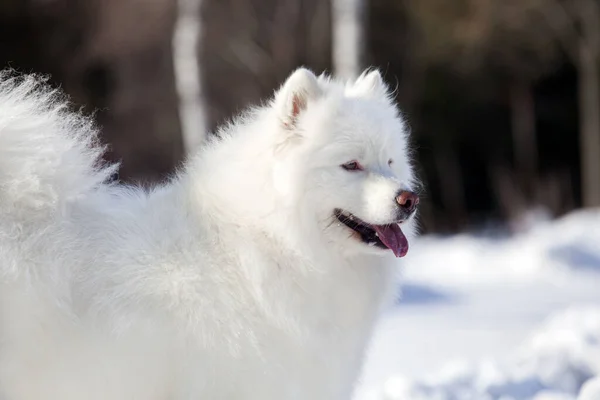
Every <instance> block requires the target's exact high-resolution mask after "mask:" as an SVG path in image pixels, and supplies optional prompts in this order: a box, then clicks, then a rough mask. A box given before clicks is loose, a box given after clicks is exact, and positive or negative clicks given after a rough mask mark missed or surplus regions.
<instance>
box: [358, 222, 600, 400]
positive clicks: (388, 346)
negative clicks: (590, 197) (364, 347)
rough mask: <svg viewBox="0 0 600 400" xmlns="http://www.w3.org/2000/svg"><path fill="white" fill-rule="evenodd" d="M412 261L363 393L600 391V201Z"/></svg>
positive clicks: (472, 395) (466, 397) (566, 394)
mask: <svg viewBox="0 0 600 400" xmlns="http://www.w3.org/2000/svg"><path fill="white" fill-rule="evenodd" d="M403 262H404V264H403V266H402V270H403V275H404V279H403V288H402V299H400V300H399V301H398V303H397V304H396V305H395V306H394V307H393V308H392V309H391V310H389V311H388V312H387V313H386V314H385V316H384V318H383V319H382V320H381V322H380V324H379V326H378V329H377V331H376V333H375V336H374V339H373V343H372V346H371V349H370V351H369V355H368V358H367V361H366V365H365V370H364V374H363V378H362V382H361V384H360V386H359V388H358V392H357V395H356V397H355V398H356V400H492V399H493V400H511V399H513V400H526V399H532V400H559V399H560V400H567V399H569V400H576V399H577V400H600V381H599V379H600V378H596V379H595V380H594V381H589V380H590V378H592V377H594V376H598V375H600V210H593V211H590V210H587V211H579V212H576V213H573V214H571V215H568V216H566V217H564V218H561V219H559V220H556V221H547V220H546V221H538V222H537V223H536V224H534V225H533V226H532V227H531V228H530V229H529V230H527V231H526V232H522V233H520V234H518V235H515V236H512V237H506V238H495V239H491V238H481V237H475V236H470V235H457V236H450V237H445V238H442V237H423V238H421V239H420V240H418V241H417V242H416V243H415V244H414V246H413V247H412V248H411V250H410V251H409V255H408V256H407V257H406V258H405V259H404V261H403ZM588 381H589V382H588ZM582 386H584V389H582ZM578 396H579V397H578Z"/></svg>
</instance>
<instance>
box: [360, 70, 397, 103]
mask: <svg viewBox="0 0 600 400" xmlns="http://www.w3.org/2000/svg"><path fill="white" fill-rule="evenodd" d="M352 91H353V92H355V93H357V94H360V95H363V96H367V97H383V98H386V97H388V95H389V93H388V87H387V85H386V84H385V82H384V81H383V78H382V77H381V73H380V72H379V70H377V69H373V70H366V71H365V72H363V73H362V74H361V75H360V76H359V77H358V79H356V82H355V83H354V86H353V87H352Z"/></svg>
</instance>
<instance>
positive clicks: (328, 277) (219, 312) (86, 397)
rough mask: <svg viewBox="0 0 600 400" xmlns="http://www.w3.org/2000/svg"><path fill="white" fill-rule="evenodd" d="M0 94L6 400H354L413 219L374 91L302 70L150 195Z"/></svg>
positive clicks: (70, 131)
mask: <svg viewBox="0 0 600 400" xmlns="http://www.w3.org/2000/svg"><path fill="white" fill-rule="evenodd" d="M0 82H1V83H0V398H2V399H3V400H42V399H43V400H108V399H110V400H216V399H227V400H237V399H239V400H242V399H244V400H246V399H248V400H249V399H257V400H258V399H260V400H275V399H277V400H282V399H294V400H347V399H349V398H350V397H351V395H352V392H353V386H354V384H355V381H356V380H357V377H358V374H359V372H360V366H361V360H362V358H363V353H364V351H365V346H366V344H367V342H368V339H369V336H370V333H371V331H372V328H373V325H374V322H375V319H376V318H377V314H378V312H379V311H380V310H381V308H382V306H383V305H384V304H385V303H386V302H387V301H389V300H391V299H392V298H393V294H394V285H395V272H394V270H395V266H396V261H395V260H396V258H397V257H402V256H404V255H405V254H406V252H407V251H408V239H407V238H410V237H411V236H412V235H413V231H414V224H415V222H414V215H415V210H416V208H417V203H418V197H417V195H416V194H414V192H413V190H414V186H413V185H414V184H415V182H414V177H413V169H412V167H411V163H410V161H409V154H408V149H407V146H408V144H407V130H406V128H405V124H404V123H403V121H402V119H401V118H400V117H399V112H398V110H397V109H396V107H395V105H394V104H393V102H392V101H391V96H390V93H389V91H388V88H387V87H386V85H385V84H384V82H383V80H382V78H381V76H380V74H379V72H377V71H373V70H371V71H367V72H365V73H364V74H363V75H361V77H360V78H358V79H357V80H356V81H353V82H341V81H339V80H335V79H332V78H328V77H326V76H319V77H317V76H315V75H314V74H313V73H312V72H310V71H309V70H307V69H302V68H301V69H298V70H296V71H295V72H294V73H293V74H292V75H291V76H290V77H289V78H288V79H287V81H286V82H285V83H284V84H283V85H282V86H281V88H280V89H279V90H278V91H277V92H276V93H275V95H274V97H273V99H272V100H270V101H269V102H268V103H266V104H265V105H264V106H261V107H259V108H255V109H252V110H251V111H249V112H247V113H245V114H244V115H243V116H242V117H240V118H238V119H237V120H235V121H234V122H233V123H231V124H229V125H227V126H225V127H223V128H222V129H220V131H219V132H218V135H217V137H218V139H214V140H213V141H211V142H209V143H207V144H206V145H205V146H204V148H203V149H202V150H201V151H199V153H198V154H196V155H195V156H193V157H191V158H190V159H189V160H188V161H187V163H186V164H185V165H184V166H183V167H182V168H181V170H180V171H179V172H178V173H177V174H176V175H175V176H174V177H173V178H172V179H171V180H170V181H169V182H168V183H166V184H164V185H162V186H159V187H156V188H154V189H152V190H143V189H140V188H134V187H123V186H119V185H116V184H115V183H111V179H110V177H111V175H112V174H113V173H114V172H115V170H116V166H114V165H106V164H103V163H102V162H101V156H102V152H103V149H102V148H101V147H99V146H98V145H97V139H96V129H95V127H94V126H93V124H92V123H91V122H90V120H89V119H87V118H85V117H83V116H80V115H78V114H76V113H72V112H70V111H68V104H67V103H66V102H65V101H64V99H63V96H62V95H61V94H57V93H56V92H55V91H53V90H51V89H49V88H48V87H46V85H45V84H44V83H43V82H42V83H40V81H39V80H38V79H37V78H35V77H32V76H25V77H14V76H12V75H10V74H3V75H2V77H1V78H0Z"/></svg>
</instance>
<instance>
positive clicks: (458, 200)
mask: <svg viewBox="0 0 600 400" xmlns="http://www.w3.org/2000/svg"><path fill="white" fill-rule="evenodd" d="M435 163H436V167H437V171H438V175H439V177H440V196H441V198H442V204H443V206H444V208H445V209H446V211H447V213H448V215H449V217H448V218H447V221H450V224H451V226H452V229H459V228H460V227H462V226H463V225H464V223H465V221H466V220H467V218H466V215H467V213H466V209H467V208H466V200H465V192H464V183H463V180H462V174H461V171H460V164H459V162H458V157H457V154H456V151H454V150H453V149H448V150H446V151H442V152H439V153H438V154H437V156H436V157H435Z"/></svg>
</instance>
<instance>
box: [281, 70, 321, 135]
mask: <svg viewBox="0 0 600 400" xmlns="http://www.w3.org/2000/svg"><path fill="white" fill-rule="evenodd" d="M320 95H321V88H320V87H319V83H318V81H317V77H316V76H315V74H313V73H312V72H311V71H309V70H308V69H306V68H299V69H297V70H296V71H294V72H293V73H292V74H291V75H290V77H289V78H288V79H287V80H286V81H285V83H284V84H283V85H282V87H281V89H279V91H278V92H277V94H276V95H275V107H276V108H277V111H278V112H279V116H280V118H281V121H282V123H283V126H284V127H285V128H287V129H293V128H294V126H295V124H296V122H297V120H298V116H299V115H300V114H301V113H302V112H303V111H305V110H306V108H307V107H308V103H309V102H310V101H311V100H315V99H317V98H318V97H319V96H320Z"/></svg>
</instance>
